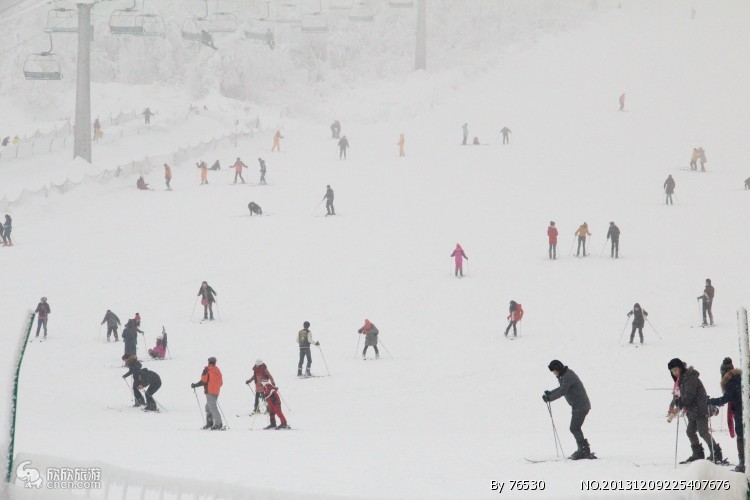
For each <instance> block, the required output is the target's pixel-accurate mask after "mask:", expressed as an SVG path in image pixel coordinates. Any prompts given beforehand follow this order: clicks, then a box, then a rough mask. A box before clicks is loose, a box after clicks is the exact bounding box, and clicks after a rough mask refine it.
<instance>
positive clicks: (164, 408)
mask: <svg viewBox="0 0 750 500" xmlns="http://www.w3.org/2000/svg"><path fill="white" fill-rule="evenodd" d="M151 399H153V400H154V403H156V404H157V406H158V407H159V408H161V409H162V410H164V411H169V410H168V409H167V407H166V406H164V405H163V404H161V403H160V402H158V401H157V400H156V399H155V398H154V397H153V396H151Z"/></svg>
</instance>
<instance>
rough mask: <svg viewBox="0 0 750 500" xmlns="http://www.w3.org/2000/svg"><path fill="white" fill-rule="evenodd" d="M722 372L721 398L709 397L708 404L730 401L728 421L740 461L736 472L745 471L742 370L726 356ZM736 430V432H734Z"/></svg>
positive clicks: (722, 404) (720, 404)
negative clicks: (735, 440) (734, 437)
mask: <svg viewBox="0 0 750 500" xmlns="http://www.w3.org/2000/svg"><path fill="white" fill-rule="evenodd" d="M719 371H720V373H721V392H722V396H721V397H720V398H709V400H708V404H709V405H714V406H724V405H725V404H727V403H729V406H728V410H727V422H728V425H729V435H730V436H731V435H733V434H734V435H735V436H736V437H737V455H738V457H739V459H740V463H739V464H738V465H737V467H735V469H734V471H735V472H745V434H744V426H743V424H744V422H743V421H742V370H740V369H739V368H735V367H734V365H733V364H732V358H724V361H723V362H722V363H721V368H719ZM732 430H734V432H732Z"/></svg>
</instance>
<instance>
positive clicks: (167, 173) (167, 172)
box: [164, 163, 172, 191]
mask: <svg viewBox="0 0 750 500" xmlns="http://www.w3.org/2000/svg"><path fill="white" fill-rule="evenodd" d="M171 181H172V167H170V166H169V165H167V164H166V163H165V164H164V182H165V183H166V184H167V191H171V190H172V186H170V185H169V183H170V182H171Z"/></svg>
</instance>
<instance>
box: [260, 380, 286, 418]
mask: <svg viewBox="0 0 750 500" xmlns="http://www.w3.org/2000/svg"><path fill="white" fill-rule="evenodd" d="M263 395H264V396H265V399H266V404H267V405H268V415H269V416H270V417H271V423H270V424H268V426H267V427H266V429H276V430H279V429H288V428H289V426H288V425H287V423H286V417H284V413H283V412H282V411H281V397H280V395H279V390H278V388H277V387H276V386H275V385H274V384H273V382H271V381H270V380H265V381H264V382H263ZM276 415H278V416H279V419H280V420H281V425H279V426H278V427H276Z"/></svg>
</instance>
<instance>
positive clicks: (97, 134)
mask: <svg viewBox="0 0 750 500" xmlns="http://www.w3.org/2000/svg"><path fill="white" fill-rule="evenodd" d="M102 135H104V134H102V124H101V123H99V118H97V119H96V120H94V140H95V141H98V140H99V139H101V137H102Z"/></svg>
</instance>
